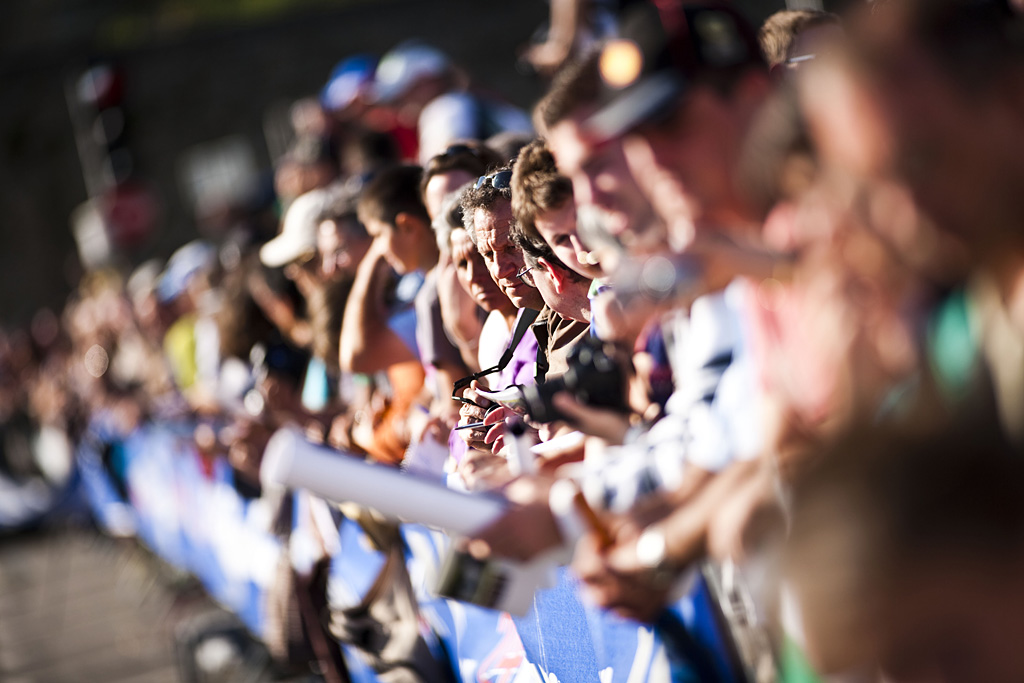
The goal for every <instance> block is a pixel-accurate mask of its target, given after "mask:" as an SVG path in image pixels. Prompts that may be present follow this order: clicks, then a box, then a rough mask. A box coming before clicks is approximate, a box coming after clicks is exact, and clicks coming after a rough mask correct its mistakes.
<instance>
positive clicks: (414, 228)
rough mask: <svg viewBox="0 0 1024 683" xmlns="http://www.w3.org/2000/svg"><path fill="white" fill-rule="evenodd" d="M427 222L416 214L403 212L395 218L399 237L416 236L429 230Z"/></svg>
mask: <svg viewBox="0 0 1024 683" xmlns="http://www.w3.org/2000/svg"><path fill="white" fill-rule="evenodd" d="M428 227H429V226H428V225H427V223H426V221H424V220H423V219H422V218H420V217H419V216H417V215H416V214H413V213H409V212H407V211H402V212H401V213H399V214H398V215H396V216H395V230H396V231H397V232H398V234H399V235H402V236H407V235H413V234H416V233H417V232H418V231H422V230H424V229H427V228H428Z"/></svg>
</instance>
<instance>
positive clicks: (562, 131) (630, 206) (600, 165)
mask: <svg viewBox="0 0 1024 683" xmlns="http://www.w3.org/2000/svg"><path fill="white" fill-rule="evenodd" d="M587 113H588V112H582V113H581V114H580V115H577V116H574V117H569V118H567V119H564V120H562V121H559V122H558V123H556V124H555V125H554V126H552V127H551V129H550V130H549V131H548V138H547V140H548V147H549V148H550V149H551V154H552V155H553V156H554V157H555V161H556V162H557V163H558V169H559V170H560V171H561V172H562V173H563V174H565V175H566V176H567V177H568V178H569V179H570V180H571V181H572V189H573V195H574V197H575V203H576V205H577V206H585V205H589V206H596V207H598V208H599V209H601V210H602V214H603V219H604V220H603V223H604V228H605V230H607V231H608V232H609V233H611V235H613V236H614V237H615V238H616V239H617V240H618V241H619V242H621V243H622V245H623V246H624V247H625V248H626V249H627V250H629V251H631V252H639V253H646V252H651V251H657V250H658V249H660V248H661V247H662V246H663V245H664V243H665V228H664V224H663V223H662V222H661V221H660V220H658V219H657V217H656V216H655V215H654V212H653V211H652V209H651V205H650V203H649V201H648V200H647V198H646V197H645V195H644V192H642V191H641V188H640V187H638V186H637V183H636V182H635V181H634V178H633V176H632V175H630V173H629V168H628V166H627V165H626V157H625V155H624V153H623V147H622V141H621V140H619V139H613V140H608V141H600V140H597V139H595V138H594V136H593V135H591V134H590V133H589V132H588V131H587V130H586V128H585V126H584V125H583V124H582V121H583V120H584V119H583V115H584V114H587ZM575 262H576V259H575V258H573V259H571V260H568V261H565V263H575ZM588 277H590V276H588Z"/></svg>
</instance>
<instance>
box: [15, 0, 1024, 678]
mask: <svg viewBox="0 0 1024 683" xmlns="http://www.w3.org/2000/svg"><path fill="white" fill-rule="evenodd" d="M553 4H554V3H553ZM561 4H562V3H559V5H561ZM620 4H621V5H622V7H621V8H619V9H618V10H617V11H618V14H617V15H616V16H614V21H613V22H612V24H613V25H611V26H609V27H608V28H607V30H606V37H604V38H602V39H601V40H596V39H595V40H581V41H578V42H577V43H575V44H573V45H571V46H569V47H567V48H566V51H565V52H566V53H565V54H564V55H559V58H558V59H557V60H556V61H557V63H558V68H557V69H555V68H552V69H551V73H553V74H554V75H553V77H552V79H551V82H550V85H549V87H548V90H547V92H546V94H545V95H544V96H543V98H542V99H541V100H540V101H539V102H538V103H537V104H536V106H535V107H534V110H533V112H532V121H531V117H530V116H529V115H527V114H526V113H525V112H522V111H519V110H517V109H516V108H515V107H512V106H510V105H508V104H506V103H503V102H499V101H497V100H495V99H494V98H493V97H491V96H489V95H488V96H485V95H482V94H480V93H481V92H482V91H478V90H477V89H475V88H474V87H472V86H471V84H470V83H469V82H468V80H467V78H466V77H465V74H464V73H463V72H462V71H461V70H460V69H459V68H457V66H456V65H455V64H453V63H452V62H451V61H450V60H449V59H448V58H447V57H446V56H445V55H444V54H442V53H441V52H439V51H438V50H436V49H435V48H433V47H431V46H430V45H429V44H427V43H425V42H420V41H410V42H407V43H403V44H401V45H399V46H397V47H396V48H394V49H393V50H392V51H391V52H389V53H387V54H385V55H384V56H382V57H381V58H380V59H379V60H376V59H373V58H371V57H368V56H355V57H352V58H350V59H347V60H345V61H343V62H342V63H341V64H340V65H339V66H338V68H337V69H336V70H335V71H334V72H333V73H332V74H331V77H330V79H329V81H328V83H327V85H326V86H325V87H324V89H323V91H322V93H321V95H320V97H319V99H318V100H316V101H306V102H304V103H302V104H301V106H298V105H297V106H296V108H295V110H294V113H295V116H294V117H293V123H294V126H295V135H296V141H295V143H294V145H293V146H292V148H291V150H290V152H289V153H288V154H287V155H286V156H285V157H284V158H282V159H281V160H280V161H279V162H278V164H277V166H276V169H275V187H276V190H277V197H278V201H279V205H280V221H279V230H278V233H277V234H276V236H273V237H272V239H267V238H268V237H270V236H268V235H265V234H262V233H261V231H260V230H259V229H258V227H257V226H258V224H259V223H258V221H253V222H251V224H248V225H243V226H241V227H239V228H238V229H237V230H235V231H233V232H231V233H230V236H229V237H226V238H224V239H223V240H222V242H221V243H218V244H214V243H211V242H207V241H195V242H191V243H189V244H187V245H185V246H183V247H181V248H180V249H179V250H178V251H177V252H175V253H174V254H173V255H172V256H171V257H170V259H169V260H168V261H167V262H166V263H147V264H144V265H142V266H140V267H139V268H137V269H136V270H135V271H134V272H133V273H132V274H131V275H130V277H123V278H122V277H120V276H119V275H118V274H116V273H110V272H97V273H92V274H89V275H88V276H87V278H86V279H85V280H83V282H82V283H81V285H80V287H79V289H78V291H77V292H76V293H75V295H74V296H73V297H72V299H71V300H70V301H69V302H68V305H67V306H66V308H65V309H64V311H63V312H62V313H60V314H59V315H55V314H53V313H49V312H41V313H40V314H39V315H38V316H37V317H36V319H35V320H34V321H33V324H32V326H31V328H30V330H28V331H25V332H12V333H7V334H6V335H5V336H4V337H3V338H2V339H0V364H2V366H3V368H4V372H3V373H0V378H2V381H3V384H2V386H0V411H2V415H3V418H4V423H5V424H11V423H12V422H14V421H15V420H17V419H27V417H25V416H31V418H32V419H34V420H36V421H37V422H38V423H40V424H46V425H52V426H54V427H57V428H59V429H60V430H61V431H62V432H64V433H67V434H70V435H71V438H72V440H74V438H75V435H76V434H81V432H82V430H83V428H84V425H85V424H86V423H88V422H89V421H90V420H96V419H102V420H104V421H106V422H108V423H109V424H110V428H111V429H114V430H118V431H119V432H121V433H128V432H130V431H131V430H132V429H134V428H135V427H136V426H137V425H139V424H140V423H142V422H143V421H146V420H167V419H172V418H175V417H180V416H183V415H188V416H190V417H193V418H194V419H195V424H196V425H197V426H196V428H195V433H194V438H195V443H196V447H197V448H198V449H199V451H200V452H201V453H204V454H209V455H211V456H212V455H214V454H218V453H220V454H227V457H228V458H229V460H230V463H231V465H232V466H233V467H234V468H235V470H236V472H237V473H238V475H239V480H240V481H241V482H242V484H240V485H241V486H244V487H246V489H247V495H250V496H260V495H261V487H260V478H259V470H260V464H261V458H262V455H263V449H264V448H265V446H266V443H267V441H268V439H269V438H270V436H271V434H272V433H273V432H274V431H276V430H277V429H279V428H282V427H285V426H291V427H293V428H297V429H300V430H301V431H302V432H303V433H304V434H305V436H306V438H308V439H309V440H312V441H314V442H317V443H322V444H325V445H327V446H329V447H331V448H334V449H336V450H337V457H338V458H363V459H369V460H372V461H375V462H377V463H382V464H384V465H386V466H392V467H396V468H402V469H404V470H405V476H410V477H413V476H415V477H424V478H430V479H434V480H437V481H443V482H445V483H446V485H447V486H449V487H453V488H457V489H461V490H465V491H469V492H492V493H501V494H502V495H504V496H505V497H507V499H508V500H509V501H511V503H512V505H511V507H510V508H509V511H508V512H507V513H506V514H505V515H504V516H502V517H501V518H499V519H498V520H497V521H494V522H492V523H490V524H488V525H487V526H486V527H485V528H481V529H479V530H478V532H477V533H475V534H474V536H475V538H472V539H462V540H460V541H458V544H459V545H460V547H462V548H464V549H465V550H466V552H467V553H469V554H470V555H472V556H473V557H475V558H477V559H478V560H483V559H487V558H493V557H498V558H508V559H512V560H517V561H527V560H531V559H533V558H536V557H538V556H540V555H542V554H544V553H547V552H549V551H551V550H553V549H557V548H561V549H564V550H566V551H568V553H567V554H566V557H571V560H570V563H571V565H570V566H571V568H572V569H573V571H574V572H575V573H576V575H577V576H578V577H579V579H580V590H581V591H582V593H583V597H584V599H586V600H589V601H592V602H593V603H595V604H597V605H599V606H601V607H603V608H606V609H608V610H613V611H615V612H617V613H619V614H621V615H624V616H627V617H630V618H633V619H636V620H639V621H642V622H648V623H655V622H657V621H658V619H659V615H660V614H661V613H662V611H663V610H664V609H665V607H666V606H667V605H669V604H670V603H671V602H672V601H673V600H675V599H678V590H679V587H680V586H681V585H682V584H685V579H686V577H687V576H689V575H691V574H692V573H693V572H695V571H697V570H698V569H701V570H702V571H704V572H710V574H709V576H713V577H718V579H722V580H726V579H727V581H726V583H729V584H730V585H732V586H733V588H732V590H735V591H738V592H741V593H742V594H743V596H744V600H745V601H746V602H745V604H747V605H748V607H747V610H746V614H745V615H740V616H738V617H737V616H736V615H733V616H734V618H735V621H736V622H737V623H736V624H734V626H735V628H734V629H733V631H734V632H733V633H732V635H731V636H730V637H734V638H736V639H738V640H745V642H747V643H750V642H755V641H756V642H761V643H762V644H766V645H764V647H765V648H766V651H765V652H754V653H753V654H751V652H750V651H749V648H741V649H746V650H747V652H746V655H747V656H748V657H749V658H753V659H757V658H758V657H762V658H763V657H767V658H769V659H770V660H771V661H772V662H773V665H772V667H770V668H773V669H775V671H777V672H778V673H777V675H778V676H779V677H780V678H785V677H786V676H795V674H793V671H795V670H796V669H800V670H804V671H811V670H813V671H815V672H817V674H819V675H821V676H833V675H835V676H850V677H851V678H850V679H849V680H879V681H881V680H886V681H917V680H929V681H970V682H973V683H978V682H981V681H993V682H994V681H1019V680H1022V679H1024V655H1022V654H1021V653H1022V652H1024V650H1022V648H1020V646H1019V644H1018V643H1017V640H1016V639H1017V637H1018V636H1019V634H1020V633H1022V632H1024V623H1022V615H1024V609H1021V608H1022V607H1024V603H1018V602H1017V598H1018V597H1020V595H1019V594H1018V590H1024V582H1022V581H1021V578H1020V577H1021V576H1024V574H1019V573H1018V570H1019V569H1022V568H1024V490H1022V487H1024V471H1022V470H1024V460H1022V459H1021V454H1020V452H1019V451H1020V447H1021V446H1022V445H1024V289H1022V282H1024V279H1022V276H1024V244H1022V242H1024V231H1022V227H1021V226H1022V224H1024V203H1022V197H1024V192H1022V190H1021V187H1020V183H1021V182H1022V181H1024V17H1022V16H1021V15H1019V14H1018V10H1017V8H1015V7H1014V5H1013V3H1009V2H1006V1H1005V0H876V1H874V2H865V3H856V2H855V3H852V5H853V6H852V7H851V9H850V11H849V12H848V13H847V14H845V15H844V16H841V17H840V16H836V15H832V14H826V13H822V12H813V11H784V12H780V13H778V14H776V15H774V16H772V17H771V18H770V19H769V20H768V21H767V22H766V23H765V24H764V25H763V27H762V28H761V30H760V32H759V33H758V32H757V31H756V30H755V29H754V28H753V27H751V26H750V25H749V24H748V22H747V21H746V20H745V19H744V18H743V17H742V16H741V15H740V14H739V13H737V11H736V10H735V9H733V8H732V7H731V6H730V5H728V4H727V3H719V2H705V3H690V2H681V1H680V2H659V3H648V2H642V1H637V2H623V3H620ZM610 16H611V15H610ZM510 58H511V57H510ZM546 58H550V55H547V57H546ZM19 416H20V417H19ZM524 434H525V436H524ZM513 435H514V436H513ZM523 439H528V440H529V442H530V444H533V445H535V447H534V448H532V449H527V452H528V453H529V454H532V455H529V454H528V455H524V453H523V451H522V448H521V447H520V445H519V444H520V443H521V441H522V440H523ZM16 452H17V449H14V448H11V447H9V446H7V447H5V456H8V457H6V458H5V460H4V467H5V468H8V469H11V468H15V469H17V468H19V467H20V468H22V469H24V468H26V467H39V465H38V464H27V463H26V462H24V459H23V458H21V459H19V458H17V457H11V455H10V454H12V453H16ZM44 466H45V465H44ZM335 502H338V501H329V502H324V501H320V503H318V504H322V505H333V503H335ZM411 521H415V520H411ZM321 550H322V553H324V554H327V553H329V552H330V544H326V543H325V544H324V547H323V548H322V549H321ZM709 568H710V569H709ZM723 577H724V578H723ZM734 584H735V585H734ZM299 585H303V584H299ZM1018 629H1020V630H1018ZM754 632H761V633H762V634H763V635H764V636H765V637H764V638H763V639H760V640H758V639H757V638H754V637H753V635H752V634H753V633H754ZM755 649H756V648H755ZM794 661H798V662H799V666H797V665H794V664H793V662H794ZM781 662H788V666H789V669H788V673H787V670H786V668H785V667H783V666H782V665H781ZM762 673H763V670H762ZM852 677H856V678H852ZM758 680H763V679H761V678H759V679H758ZM790 680H797V679H796V678H795V677H792V678H790ZM841 680H847V679H846V678H842V679H841Z"/></svg>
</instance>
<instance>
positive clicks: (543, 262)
mask: <svg viewBox="0 0 1024 683" xmlns="http://www.w3.org/2000/svg"><path fill="white" fill-rule="evenodd" d="M537 265H539V266H540V267H541V268H543V269H544V270H545V272H547V274H548V276H549V277H550V278H551V282H553V283H554V285H555V293H556V294H562V293H564V291H565V286H566V284H567V282H566V278H567V275H566V273H565V272H563V271H562V269H561V268H557V267H556V266H555V265H554V264H553V263H551V262H550V261H548V260H547V259H546V258H544V257H541V258H539V259H537Z"/></svg>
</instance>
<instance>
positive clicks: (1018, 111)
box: [848, 4, 1024, 250]
mask: <svg viewBox="0 0 1024 683" xmlns="http://www.w3.org/2000/svg"><path fill="white" fill-rule="evenodd" d="M882 9H885V8H884V7H883V8H882ZM908 23H909V20H908V19H907V18H906V17H904V16H903V14H902V13H901V12H900V11H899V5H898V4H894V5H893V8H891V9H889V10H888V11H879V12H877V13H875V14H873V15H872V16H871V17H870V18H868V19H863V18H862V21H861V22H860V24H859V25H856V27H857V28H859V29H860V30H859V32H858V33H857V34H856V36H857V41H856V51H855V54H854V58H853V60H852V62H853V66H854V68H853V69H850V70H849V72H848V73H850V74H852V77H848V80H850V81H851V82H852V83H853V86H854V87H855V88H856V91H855V92H856V94H857V95H858V96H859V97H861V98H862V99H863V100H864V101H865V102H867V103H868V105H869V111H870V112H871V113H872V114H874V116H875V118H874V120H873V121H869V123H871V124H872V125H874V126H875V131H874V134H875V136H876V137H877V138H878V139H879V140H880V142H881V143H882V144H880V145H879V146H878V153H877V155H876V158H874V159H872V160H871V161H874V162H875V168H874V169H872V170H877V171H879V172H883V173H884V172H895V173H896V175H897V177H899V178H901V179H903V180H905V181H906V183H907V185H908V187H909V188H910V190H911V192H912V193H913V196H914V199H915V200H916V201H917V202H918V203H919V205H920V206H921V207H922V208H923V209H924V211H925V212H926V213H927V214H928V215H929V217H930V218H932V219H933V220H934V221H935V222H936V223H937V224H938V225H940V227H942V228H944V229H947V230H949V231H951V232H952V233H954V234H956V235H957V236H959V237H961V238H962V239H964V240H965V241H967V242H968V243H969V244H971V245H978V246H981V247H983V248H987V249H996V250H1002V249H1003V248H1004V247H1005V241H1006V240H1007V239H1008V238H1013V239H1016V236H1017V235H1019V234H1020V231H1019V227H1020V220H1021V217H1022V214H1024V207H1022V203H1021V200H1020V196H1021V193H1020V177H1021V173H1022V159H1024V134H1022V126H1021V117H1022V110H1024V105H1021V103H1020V102H1021V97H1020V95H1021V92H1022V88H1021V86H1020V85H1019V81H1020V78H1019V69H1016V68H1015V67H1014V66H1013V65H1010V64H1004V66H1005V67H1006V71H1005V72H1003V73H993V72H992V70H991V69H990V70H987V71H985V70H983V72H982V73H975V72H971V71H967V72H965V73H963V74H959V75H956V74H955V73H954V70H955V69H958V68H961V65H960V64H956V63H954V64H940V63H939V61H938V58H937V56H936V55H935V54H934V50H936V48H931V49H928V48H926V47H925V46H923V45H922V44H921V42H920V41H918V40H917V39H916V38H914V37H913V35H912V34H911V32H910V29H909V28H908V26H907V24H908ZM961 40H967V39H966V38H961ZM950 49H952V48H950ZM958 49H959V50H960V51H961V52H962V51H964V49H965V48H964V47H963V46H959V47H958ZM973 49H975V50H977V51H978V52H979V54H982V55H984V54H985V51H986V49H988V48H987V46H986V45H985V44H979V45H976V46H974V47H973ZM951 59H952V58H951ZM964 61H966V60H964ZM965 68H967V69H969V68H971V67H970V66H968V67H965ZM973 68H975V70H976V71H977V69H978V67H973ZM851 123H854V124H857V123H858V122H851ZM859 125H863V124H859ZM851 127H852V126H851Z"/></svg>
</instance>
